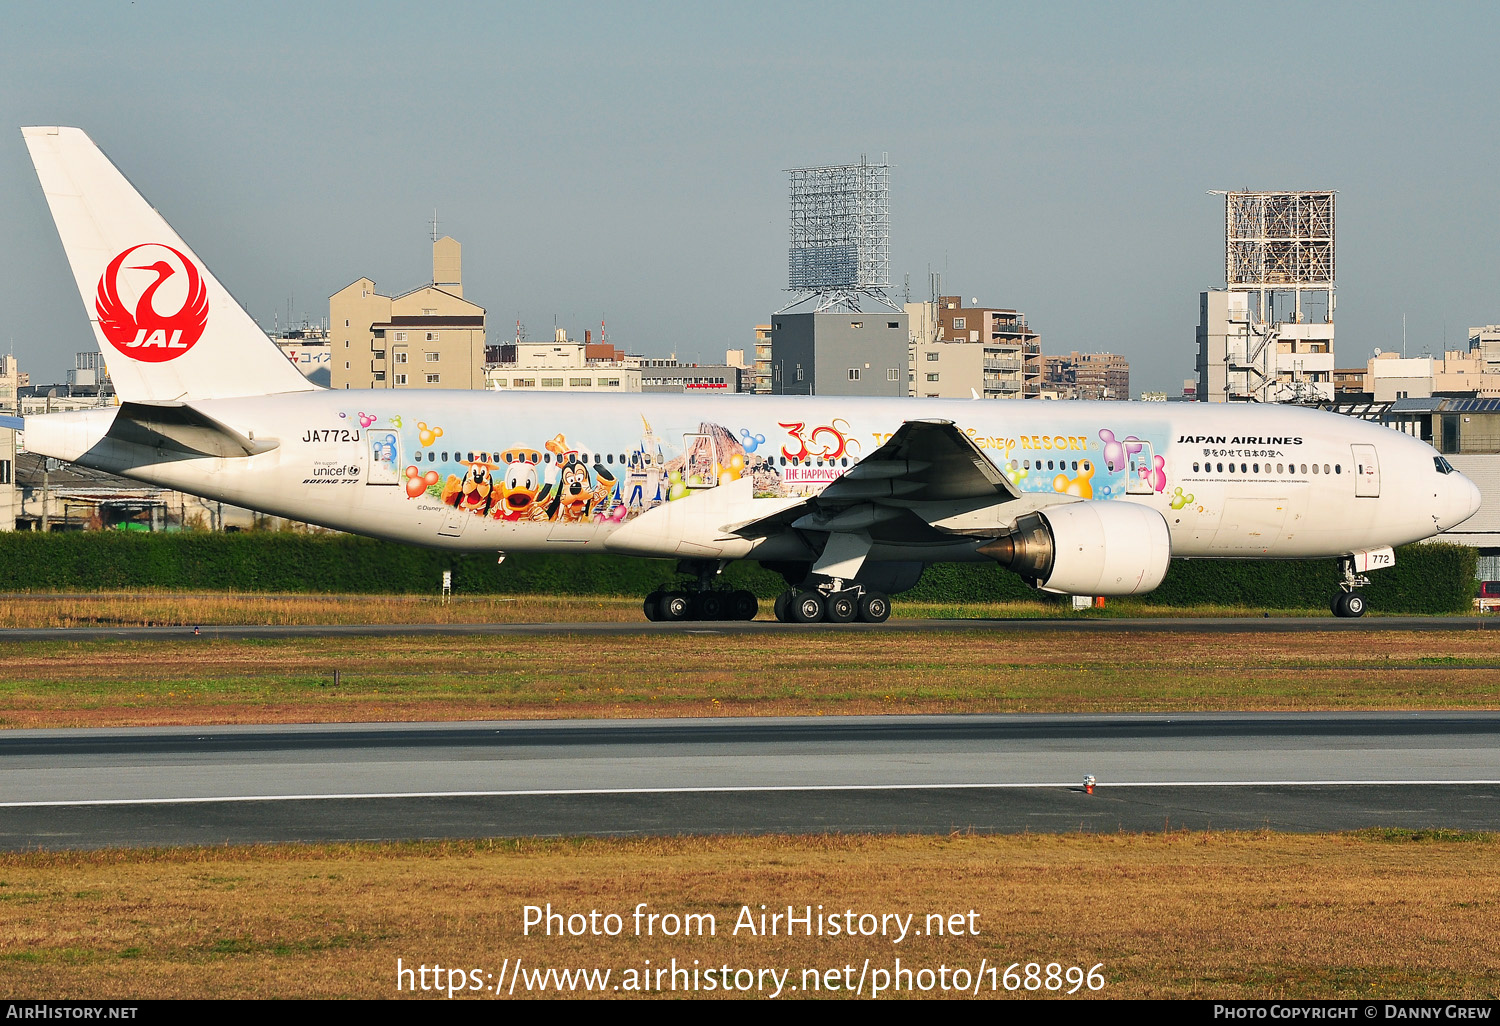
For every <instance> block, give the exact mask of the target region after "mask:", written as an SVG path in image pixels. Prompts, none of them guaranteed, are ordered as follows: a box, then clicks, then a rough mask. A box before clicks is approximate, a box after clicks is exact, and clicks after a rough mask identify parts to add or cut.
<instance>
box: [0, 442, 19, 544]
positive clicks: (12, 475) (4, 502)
mask: <svg viewBox="0 0 1500 1026" xmlns="http://www.w3.org/2000/svg"><path fill="white" fill-rule="evenodd" d="M20 505H21V493H20V491H19V490H18V489H17V487H16V432H15V431H14V430H12V429H11V428H0V531H14V530H15V529H16V514H17V513H18V512H19V511H20Z"/></svg>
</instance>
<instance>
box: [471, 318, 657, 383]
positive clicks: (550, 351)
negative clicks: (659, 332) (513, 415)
mask: <svg viewBox="0 0 1500 1026" xmlns="http://www.w3.org/2000/svg"><path fill="white" fill-rule="evenodd" d="M489 355H490V357H491V358H492V359H491V360H490V362H489V363H487V364H486V365H485V371H484V375H485V387H486V388H490V389H494V390H497V391H510V390H515V391H536V392H570V391H584V390H588V391H592V392H639V391H640V390H641V361H640V357H633V356H626V355H625V352H624V351H623V350H621V349H619V348H617V347H615V346H612V345H609V344H608V343H595V342H593V341H591V339H590V336H589V333H588V332H585V333H584V341H582V342H575V341H573V340H572V339H570V338H568V333H567V331H566V330H565V329H563V328H558V329H557V331H556V333H555V334H554V337H553V339H552V341H551V342H529V341H525V340H520V341H516V342H506V343H504V344H502V345H498V346H491V347H490V352H489Z"/></svg>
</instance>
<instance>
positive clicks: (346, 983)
mask: <svg viewBox="0 0 1500 1026" xmlns="http://www.w3.org/2000/svg"><path fill="white" fill-rule="evenodd" d="M1496 854H1497V845H1496V838H1495V837H1494V836H1493V835H1450V836H1447V837H1442V836H1437V837H1434V836H1433V835H1431V834H1410V833H1382V832H1367V833H1362V834H1355V835H1334V836H1324V837H1309V836H1289V835H1281V834H1269V833H1256V834H1187V833H1170V834H1164V835H1154V836H1153V835H1138V834H1129V835H1127V834H1120V835H1102V836H1101V835H1065V836H1034V835H1032V836H1009V837H995V836H972V835H969V836H958V835H955V836H951V837H886V838H872V837H848V836H833V837H813V838H790V837H757V838H743V837H741V838H687V839H644V840H573V841H509V842H492V843H485V842H480V843H448V844H415V845H378V846H376V845H364V846H351V845H344V846H324V847H301V846H286V847H277V848H270V847H263V848H247V849H179V850H167V851H158V852H146V853H140V852H118V851H110V852H99V853H89V854H74V853H69V854H26V855H7V856H0V967H3V968H0V978H3V979H4V981H5V989H6V991H7V993H8V994H9V995H10V996H12V997H15V998H30V997H50V998H64V997H79V998H83V997H87V998H94V999H103V998H111V997H112V998H132V997H254V996H263V995H273V994H274V995H281V996H297V997H334V996H352V997H366V998H386V997H395V996H398V994H397V990H396V960H397V959H398V958H399V959H401V960H402V964H403V966H404V967H413V966H422V965H426V966H428V967H431V966H433V965H434V964H437V965H441V966H443V967H444V971H445V975H444V976H443V978H442V979H443V982H444V983H447V982H448V981H449V978H448V977H447V976H446V970H447V969H448V968H462V969H464V970H476V969H477V970H479V971H480V973H481V976H480V977H479V979H480V980H481V981H484V980H485V978H484V975H483V974H486V973H490V974H496V975H497V976H498V975H499V974H500V973H501V972H502V968H503V967H505V966H507V965H508V966H510V967H513V966H514V962H515V960H516V959H518V958H519V959H521V960H522V964H523V966H524V967H525V968H526V969H527V970H528V971H529V970H531V969H533V968H534V969H545V968H548V967H551V968H557V969H581V968H587V969H610V970H611V971H612V974H611V978H610V984H609V986H614V985H619V984H620V983H622V982H623V983H626V985H627V987H628V982H627V981H628V978H627V977H626V976H625V971H626V970H627V969H631V968H634V969H635V970H637V972H639V971H640V970H642V969H644V968H645V964H646V960H648V959H649V960H650V963H651V965H652V966H655V967H662V966H663V965H667V966H669V965H670V963H671V960H672V959H673V958H675V959H676V960H677V964H678V965H679V966H684V965H686V966H691V965H692V962H693V960H694V959H697V960H698V962H699V964H700V966H701V967H703V968H707V967H710V966H712V967H721V966H725V965H727V966H728V967H729V968H730V969H731V971H733V970H738V969H746V968H748V969H764V968H775V969H776V970H777V971H778V972H780V971H784V970H787V969H790V970H792V972H791V975H790V976H788V977H785V978H784V979H785V983H786V984H787V985H790V986H800V985H802V984H804V983H805V982H807V981H805V980H804V978H803V976H802V970H803V969H816V970H819V971H826V970H828V969H837V970H839V972H838V976H839V978H841V979H842V977H843V976H844V973H843V967H844V966H845V965H850V966H852V967H853V970H852V977H853V978H857V977H858V975H859V973H860V971H861V969H862V967H863V966H864V962H865V959H867V958H868V959H869V960H870V967H871V969H881V968H884V969H887V970H891V969H894V967H895V960H896V958H897V957H900V959H901V963H902V966H904V967H906V968H910V969H923V968H927V969H932V970H938V969H939V968H940V967H941V966H946V967H948V970H949V972H950V973H951V972H952V971H953V970H954V969H955V968H967V970H968V971H969V973H970V974H974V973H975V972H976V971H977V970H978V969H979V968H980V966H981V962H983V963H984V964H986V965H989V966H995V965H998V966H1000V971H1001V973H1003V972H1004V969H1005V967H1007V966H1009V965H1010V964H1011V963H1015V962H1021V963H1025V962H1031V961H1035V962H1039V963H1043V964H1045V963H1048V962H1057V963H1059V964H1060V966H1063V967H1068V966H1075V965H1076V966H1080V967H1082V968H1083V969H1084V970H1087V969H1089V968H1092V967H1093V966H1095V965H1097V964H1099V963H1103V968H1102V969H1101V970H1100V973H1101V975H1102V977H1103V978H1104V980H1105V981H1106V982H1105V985H1104V989H1103V990H1102V991H1101V992H1100V996H1104V997H1200V998H1201V997H1214V998H1290V997H1304V998H1306V997H1319V998H1332V997H1339V998H1359V999H1375V998H1411V997H1445V998H1458V997H1469V998H1489V999H1494V998H1495V997H1496V996H1497V995H1500V956H1497V954H1496V951H1495V947H1494V943H1493V935H1494V924H1495V923H1496V922H1497V921H1500V858H1496ZM643 901H644V902H648V903H649V908H648V911H654V912H657V913H662V914H666V913H675V914H678V915H684V914H687V913H712V914H713V915H714V916H715V918H716V934H715V935H714V936H712V937H707V936H705V937H697V936H694V937H691V938H689V937H676V938H672V937H662V936H659V935H658V936H652V937H636V936H634V935H633V934H634V929H633V926H632V922H633V920H632V917H631V911H632V910H633V909H634V908H635V907H636V905H637V903H639V902H643ZM549 902H550V903H551V904H552V906H553V909H554V911H559V912H563V913H565V914H566V913H574V912H581V913H585V914H587V913H588V912H589V911H590V910H593V909H597V910H599V911H600V913H601V915H603V914H605V913H609V912H614V913H618V914H620V915H621V917H622V925H623V932H622V933H621V935H620V936H617V937H604V936H597V937H596V936H581V937H559V936H552V937H547V936H541V935H536V934H533V935H532V936H523V934H522V916H523V912H522V907H523V906H525V905H528V904H534V905H543V906H544V905H545V904H547V903H549ZM762 904H764V905H766V906H767V908H768V911H774V910H777V909H778V908H779V909H781V910H784V909H785V907H786V906H787V905H792V906H794V907H796V908H798V909H799V910H800V909H801V908H804V907H805V906H807V905H812V906H814V907H816V906H817V905H822V906H823V907H824V912H825V914H826V913H829V912H837V913H839V914H840V915H841V916H842V913H843V912H844V911H845V910H853V911H854V912H855V913H856V916H858V915H860V914H864V913H875V914H885V913H895V914H900V915H906V914H909V913H911V914H915V918H914V920H912V925H913V926H914V927H915V929H916V930H921V929H922V928H923V926H924V924H926V923H927V919H926V917H927V916H928V915H929V914H937V913H943V914H944V915H945V916H947V915H951V914H954V913H960V914H963V915H964V917H965V919H964V922H963V926H964V931H963V932H964V934H965V935H963V936H941V937H939V936H921V935H918V934H916V933H912V934H909V935H908V937H907V938H906V939H905V940H904V941H902V942H900V943H893V939H892V938H891V937H886V938H882V937H879V936H874V937H855V938H847V937H842V936H840V937H829V936H824V937H821V938H820V937H816V936H815V937H812V938H808V937H806V936H794V937H790V938H788V937H786V936H776V937H770V936H755V935H751V934H748V933H747V932H745V931H744V930H741V931H740V932H739V934H738V935H735V934H734V933H733V926H734V924H735V922H736V920H737V918H738V913H739V910H740V908H741V906H742V905H748V906H750V908H751V910H752V912H753V913H754V914H756V915H758V914H759V911H760V909H759V906H760V905H762ZM971 910H972V911H974V912H976V913H977V916H976V918H974V919H973V920H968V919H967V913H969V912H970V911H971ZM949 922H950V925H951V921H949ZM971 922H972V924H973V925H974V926H976V927H977V935H974V936H970V935H968V933H969V924H970V923H971ZM890 929H892V930H894V929H896V927H895V925H894V923H891V924H890ZM506 959H510V960H511V961H510V963H506V961H505V960H506ZM1021 971H1022V972H1024V969H1023V970H1021ZM509 978H513V977H507V979H509ZM526 978H527V977H526V976H523V977H522V981H523V982H522V983H521V985H520V986H518V988H517V990H518V992H517V995H516V996H520V995H521V994H524V993H526V992H527V987H526V985H525V980H526ZM473 979H474V978H473V977H469V976H467V975H465V976H464V977H463V978H462V982H463V983H464V984H468V983H469V982H471V981H472V980H473ZM740 979H741V980H742V981H744V980H746V979H747V977H745V976H743V975H742V976H741V977H740ZM824 979H825V980H826V978H824ZM874 979H876V977H870V978H869V979H868V980H867V984H866V989H865V995H866V996H868V994H869V982H871V981H873V980H874ZM918 979H919V978H915V977H914V978H913V983H914V984H915V983H916V982H917V980H918ZM700 980H701V978H700ZM426 982H428V983H429V984H430V983H431V982H432V979H431V977H430V976H429V977H428V978H427V979H426ZM417 985H418V986H420V984H417ZM487 985H489V986H493V984H492V983H488V984H487ZM664 985H665V984H664ZM683 985H685V984H683ZM700 985H701V984H700ZM770 986H771V985H770V983H769V980H768V982H767V987H768V989H769V988H770ZM1002 987H1003V984H1002ZM608 993H610V994H611V995H612V996H615V995H616V992H614V991H608ZM626 993H628V991H627V992H626ZM679 993H680V992H679ZM825 993H826V992H825ZM930 993H931V994H932V995H933V996H936V995H938V994H940V993H941V991H939V990H937V989H936V988H934V990H933V991H931V992H930ZM981 993H982V994H983V995H985V996H989V976H988V973H986V975H985V977H984V981H983V986H982V987H981ZM1087 993H1088V992H1087V990H1086V989H1085V990H1084V992H1083V994H1084V995H1085V996H1086V995H1087ZM416 996H419V997H426V998H435V997H439V998H442V999H445V1000H446V997H445V995H443V994H442V993H441V992H433V991H427V992H425V993H423V992H421V991H420V990H419V991H418V994H417V995H416ZM470 996H472V995H470ZM783 996H807V995H806V992H805V991H802V990H799V991H797V992H795V993H794V994H793V992H790V991H785V992H784V993H783ZM841 996H842V994H841ZM887 996H890V995H887ZM901 996H907V995H906V994H903V995H901ZM919 996H920V995H919ZM950 996H953V995H951V994H950ZM1001 996H1003V991H1002V994H1001Z"/></svg>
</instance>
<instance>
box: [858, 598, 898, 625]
mask: <svg viewBox="0 0 1500 1026" xmlns="http://www.w3.org/2000/svg"><path fill="white" fill-rule="evenodd" d="M890 616H891V600H890V599H889V598H887V597H886V596H884V595H882V594H881V593H880V592H878V591H867V592H865V593H864V594H863V595H861V596H860V599H859V618H860V619H861V620H863V621H864V622H865V623H885V622H886V620H888V619H890Z"/></svg>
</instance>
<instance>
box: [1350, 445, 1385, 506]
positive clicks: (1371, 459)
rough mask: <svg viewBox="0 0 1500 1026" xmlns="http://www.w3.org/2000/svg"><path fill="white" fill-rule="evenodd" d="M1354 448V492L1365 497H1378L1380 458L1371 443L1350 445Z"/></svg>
mask: <svg viewBox="0 0 1500 1026" xmlns="http://www.w3.org/2000/svg"><path fill="white" fill-rule="evenodd" d="M1349 448H1350V449H1352V450H1354V494H1355V495H1357V496H1360V497H1363V498H1367V499H1378V498H1380V460H1379V459H1378V458H1377V457H1376V455H1375V447H1374V446H1373V445H1351V446H1350V447H1349Z"/></svg>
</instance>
